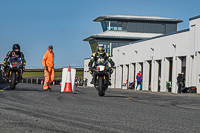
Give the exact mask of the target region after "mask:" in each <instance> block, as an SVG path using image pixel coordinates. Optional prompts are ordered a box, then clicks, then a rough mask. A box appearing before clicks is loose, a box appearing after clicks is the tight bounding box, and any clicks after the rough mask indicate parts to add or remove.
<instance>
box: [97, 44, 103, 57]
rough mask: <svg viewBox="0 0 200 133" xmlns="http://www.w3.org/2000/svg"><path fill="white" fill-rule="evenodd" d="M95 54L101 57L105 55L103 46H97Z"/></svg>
mask: <svg viewBox="0 0 200 133" xmlns="http://www.w3.org/2000/svg"><path fill="white" fill-rule="evenodd" d="M97 53H98V54H99V55H103V54H104V53H105V49H104V46H103V44H99V45H98V46H97Z"/></svg>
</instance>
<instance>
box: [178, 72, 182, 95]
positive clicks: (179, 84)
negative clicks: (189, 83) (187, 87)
mask: <svg viewBox="0 0 200 133" xmlns="http://www.w3.org/2000/svg"><path fill="white" fill-rule="evenodd" d="M183 81H184V79H183V74H181V73H179V74H178V77H177V85H178V91H177V93H181V90H182V87H183Z"/></svg>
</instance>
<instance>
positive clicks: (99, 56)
mask: <svg viewBox="0 0 200 133" xmlns="http://www.w3.org/2000/svg"><path fill="white" fill-rule="evenodd" d="M102 60H106V61H108V62H109V63H110V65H111V67H112V68H113V67H115V63H114V62H113V61H112V59H111V58H110V56H109V54H108V53H106V52H105V49H104V45H103V44H99V45H98V46H97V52H95V53H93V54H92V57H91V59H90V62H89V63H88V66H89V70H90V74H92V81H91V82H90V83H91V84H93V82H94V73H93V69H94V68H93V67H92V65H93V63H95V62H97V61H102ZM112 73H113V71H112V69H111V68H110V69H109V76H110V75H111V74H112ZM109 85H111V83H110V81H109Z"/></svg>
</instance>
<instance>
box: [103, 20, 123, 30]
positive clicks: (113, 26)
mask: <svg viewBox="0 0 200 133" xmlns="http://www.w3.org/2000/svg"><path fill="white" fill-rule="evenodd" d="M104 24H105V26H104ZM104 24H102V28H103V30H104V27H106V28H107V30H119V31H121V30H127V23H126V22H117V21H105V22H104ZM103 26H104V27H103Z"/></svg>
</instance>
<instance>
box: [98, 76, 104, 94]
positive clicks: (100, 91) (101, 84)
mask: <svg viewBox="0 0 200 133" xmlns="http://www.w3.org/2000/svg"><path fill="white" fill-rule="evenodd" d="M103 81H104V79H103V76H99V96H104V95H105V92H104V88H103V86H104V82H103Z"/></svg>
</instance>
